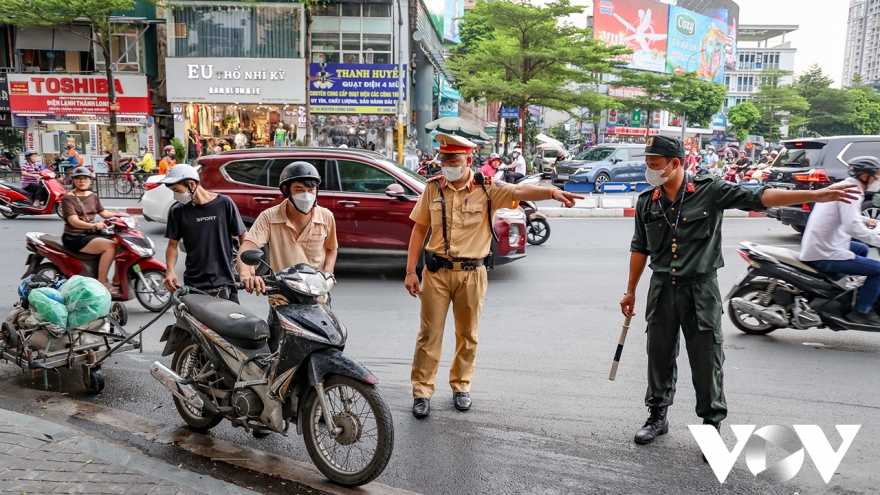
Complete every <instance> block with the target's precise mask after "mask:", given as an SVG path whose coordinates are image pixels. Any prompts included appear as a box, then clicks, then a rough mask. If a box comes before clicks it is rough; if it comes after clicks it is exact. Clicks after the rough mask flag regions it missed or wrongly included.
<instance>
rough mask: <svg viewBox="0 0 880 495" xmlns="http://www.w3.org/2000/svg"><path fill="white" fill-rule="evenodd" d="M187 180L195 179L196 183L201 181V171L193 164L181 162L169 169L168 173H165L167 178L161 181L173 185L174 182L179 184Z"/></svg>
mask: <svg viewBox="0 0 880 495" xmlns="http://www.w3.org/2000/svg"><path fill="white" fill-rule="evenodd" d="M185 180H194V181H196V183H199V182H200V179H199V173H198V172H197V171H196V169H194V168H193V167H192V165H187V164H185V163H181V164H178V165H175V166H173V167H171V168H170V169H168V173H167V174H165V178H164V179H162V180H161V181H160V183H161V184H165V185H166V186H173V185H174V184H179V183H181V182H183V181H185Z"/></svg>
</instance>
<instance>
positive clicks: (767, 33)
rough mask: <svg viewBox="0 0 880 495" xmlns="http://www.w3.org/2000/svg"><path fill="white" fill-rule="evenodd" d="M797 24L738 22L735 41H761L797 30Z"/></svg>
mask: <svg viewBox="0 0 880 495" xmlns="http://www.w3.org/2000/svg"><path fill="white" fill-rule="evenodd" d="M799 27H800V26H798V25H797V24H740V25H739V29H738V30H737V41H748V42H761V41H768V40H771V39H773V38H778V37H780V36H785V35H786V34H788V33H790V32H792V31H797V30H798V28H799Z"/></svg>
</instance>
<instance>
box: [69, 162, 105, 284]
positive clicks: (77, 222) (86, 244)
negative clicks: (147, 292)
mask: <svg viewBox="0 0 880 495" xmlns="http://www.w3.org/2000/svg"><path fill="white" fill-rule="evenodd" d="M70 175H71V177H72V178H73V186H74V187H73V190H72V191H70V192H69V193H67V194H65V195H64V199H63V200H62V201H61V210H62V213H63V215H62V216H63V217H64V235H62V236H61V241H62V242H63V243H64V247H65V248H67V249H69V250H71V251H77V252H82V253H87V254H97V255H99V256H101V259H100V261H99V263H98V282H101V283H102V284H104V286H105V287H107V290H109V291H110V293H111V295H116V294H118V293H119V287H117V286H116V285H115V284H113V285H111V284H110V283H109V282H108V281H107V274H108V273H109V272H110V265H111V264H112V263H113V259H114V258H115V257H116V248H117V247H118V246H117V245H116V243H115V242H114V241H112V240H111V239H109V238H107V236H105V235H103V234H102V233H101V231H102V230H104V229H106V228H107V225H106V224H105V223H104V222H102V221H98V222H97V223H94V220H95V219H96V218H98V217H101V218H112V217H113V216H114V214H113V213H110V212H109V211H107V210H105V209H104V206H102V205H101V201H100V200H99V199H98V195H97V194H95V193H93V192H92V191H90V190H89V187H91V185H92V172H91V171H90V170H89V169H87V168H86V167H76V168H75V169H73V172H71V173H70Z"/></svg>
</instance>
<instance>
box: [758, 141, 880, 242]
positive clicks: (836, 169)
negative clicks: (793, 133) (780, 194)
mask: <svg viewBox="0 0 880 495" xmlns="http://www.w3.org/2000/svg"><path fill="white" fill-rule="evenodd" d="M782 145H783V146H784V148H783V149H782V151H781V152H780V153H779V156H777V157H776V160H775V161H774V162H773V165H772V166H771V167H770V169H769V175H768V176H767V178H766V179H765V181H764V183H765V184H766V185H767V186H769V187H774V188H780V189H821V188H823V187H827V186H829V185H831V184H834V183H835V182H839V181H841V180H843V179H845V178H847V177H849V172H848V165H847V162H848V161H849V160H851V159H853V158H855V157H857V156H874V157H878V158H880V136H835V137H827V138H816V139H794V140H790V141H783V142H782ZM872 197H873V195H872V194H871V193H868V194H866V196H865V202H864V204H863V206H862V211H863V212H864V213H865V214H867V215H869V216H872V218H877V217H880V209H878V208H877V207H876V206H874V205H873V203H872ZM812 209H813V204H811V203H806V204H803V205H798V206H783V207H777V208H768V209H767V216H769V217H772V218H775V219H777V220H779V221H780V222H782V224H783V225H790V226H791V228H793V229H794V230H796V231H797V232H800V233H803V232H804V230H805V229H806V227H807V219H808V218H809V217H810V211H811V210H812Z"/></svg>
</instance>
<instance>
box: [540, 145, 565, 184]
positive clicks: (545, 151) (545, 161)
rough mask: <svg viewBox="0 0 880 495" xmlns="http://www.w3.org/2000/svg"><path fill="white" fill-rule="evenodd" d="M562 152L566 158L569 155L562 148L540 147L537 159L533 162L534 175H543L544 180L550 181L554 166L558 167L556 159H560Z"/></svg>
mask: <svg viewBox="0 0 880 495" xmlns="http://www.w3.org/2000/svg"><path fill="white" fill-rule="evenodd" d="M560 152H562V153H564V154H565V156H568V154H569V153H568V151H566V150H564V149H562V148H555V147H551V146H538V149H537V150H536V152H535V158H534V160H532V167H533V168H534V172H533V173H535V174H541V178H542V179H549V178H550V176H551V175H552V174H553V166H554V165H556V158H558V157H559V153H560Z"/></svg>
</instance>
